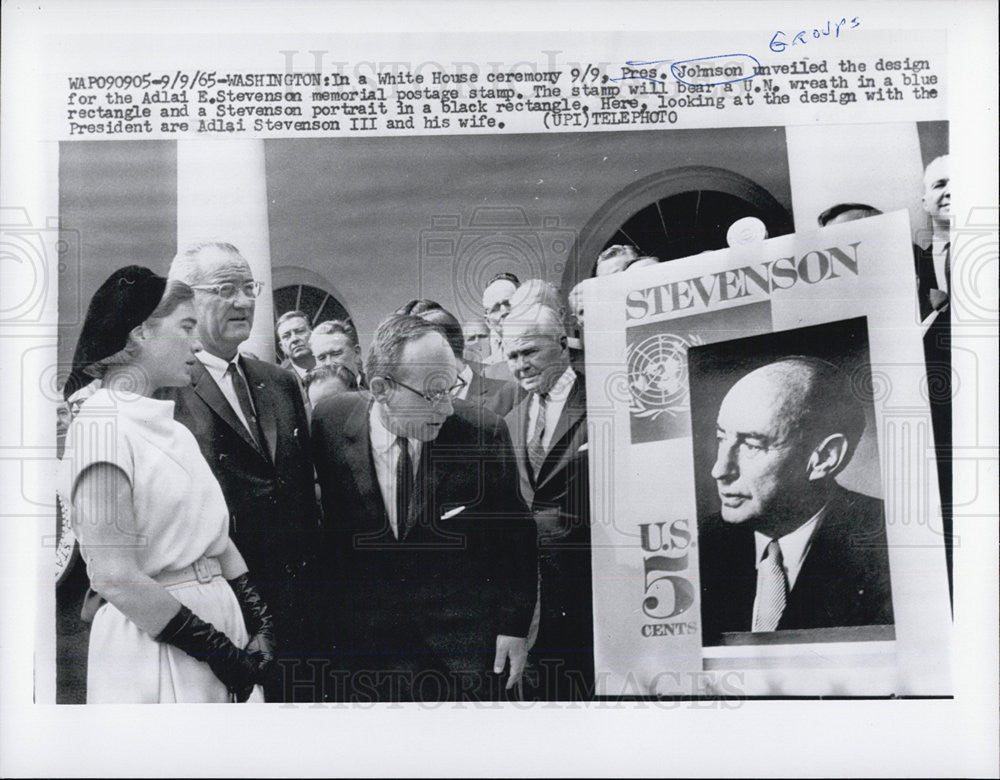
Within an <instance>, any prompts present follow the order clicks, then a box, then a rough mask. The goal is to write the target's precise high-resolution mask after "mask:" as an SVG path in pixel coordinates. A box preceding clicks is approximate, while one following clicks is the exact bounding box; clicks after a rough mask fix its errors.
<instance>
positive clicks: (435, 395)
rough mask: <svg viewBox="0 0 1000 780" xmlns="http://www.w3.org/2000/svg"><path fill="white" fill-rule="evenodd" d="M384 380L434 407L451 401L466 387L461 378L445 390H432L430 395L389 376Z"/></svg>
mask: <svg viewBox="0 0 1000 780" xmlns="http://www.w3.org/2000/svg"><path fill="white" fill-rule="evenodd" d="M386 379H389V380H391V381H393V382H395V383H396V384H397V385H400V386H401V387H405V388H406V389H407V390H409V391H410V392H411V393H415V394H416V395H419V396H420V397H421V398H423V399H424V400H425V401H427V403H429V404H434V405H436V404H442V403H444V402H445V401H451V400H452V399H454V398H455V397H456V396H457V395H458V394H459V393H460V392H462V388H463V387H465V385H466V382H465V380H464V379H462V377H458V381H457V382H455V384H453V385H452V386H451V387H446V388H444V389H442V390H434V391H432V392H430V393H423V392H421V391H420V390H417V388H415V387H410V386H409V385H408V384H406V382H400V381H399V380H398V379H396V378H395V377H391V376H390V377H386Z"/></svg>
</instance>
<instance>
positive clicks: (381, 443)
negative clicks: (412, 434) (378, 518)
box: [368, 403, 421, 539]
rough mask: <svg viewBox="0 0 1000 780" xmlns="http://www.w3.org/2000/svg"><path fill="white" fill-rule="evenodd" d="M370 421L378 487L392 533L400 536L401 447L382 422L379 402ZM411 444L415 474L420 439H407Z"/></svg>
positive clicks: (370, 439) (411, 457)
mask: <svg viewBox="0 0 1000 780" xmlns="http://www.w3.org/2000/svg"><path fill="white" fill-rule="evenodd" d="M368 421H369V426H368V427H369V431H370V432H369V436H368V438H369V441H370V442H371V445H372V460H373V461H374V462H375V476H376V477H378V487H379V490H380V491H382V503H383V504H385V509H386V512H387V513H388V515H389V525H390V526H391V527H392V535H393V536H395V537H396V538H397V539H398V538H399V521H400V518H398V517H396V463H397V462H398V461H399V447H397V446H396V434H394V433H392V432H391V431H389V429H388V428H386V427H385V425H383V424H382V418H381V416H380V415H379V407H378V404H377V403H376V404H372V410H371V413H370V414H369V416H368ZM406 441H407V443H408V444H409V445H410V462H411V463H412V464H413V473H414V476H415V475H416V473H417V467H418V465H419V460H420V446H421V442H420V440H419V439H409V438H408V439H407V440H406Z"/></svg>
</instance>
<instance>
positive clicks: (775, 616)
mask: <svg viewBox="0 0 1000 780" xmlns="http://www.w3.org/2000/svg"><path fill="white" fill-rule="evenodd" d="M783 563H784V561H783V560H782V557H781V545H779V544H778V540H777V539H772V540H771V541H770V542H769V543H768V545H767V551H766V552H765V553H764V559H763V560H762V561H761V562H760V566H758V567H757V612H756V614H755V615H754V618H753V628H752V629H751V630H753V631H774V629H776V628H777V627H778V623H779V622H780V621H781V613H782V612H784V611H785V605H786V604H787V602H788V580H787V579H786V578H785V568H784V566H783Z"/></svg>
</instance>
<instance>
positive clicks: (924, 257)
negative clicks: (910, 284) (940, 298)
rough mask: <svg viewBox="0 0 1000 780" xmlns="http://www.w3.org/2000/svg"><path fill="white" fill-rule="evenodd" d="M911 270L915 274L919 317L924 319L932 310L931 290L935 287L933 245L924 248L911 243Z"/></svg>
mask: <svg viewBox="0 0 1000 780" xmlns="http://www.w3.org/2000/svg"><path fill="white" fill-rule="evenodd" d="M913 270H914V272H915V273H916V275H917V302H918V303H919V304H920V319H921V320H924V319H925V318H926V317H927V315H928V314H930V313H931V312H932V311H933V307H932V306H931V298H930V294H931V290H934V289H937V287H938V282H937V274H936V273H935V272H934V254H933V245H932V246H928V247H926V248H924V247H922V246H918V245H917V244H914V245H913Z"/></svg>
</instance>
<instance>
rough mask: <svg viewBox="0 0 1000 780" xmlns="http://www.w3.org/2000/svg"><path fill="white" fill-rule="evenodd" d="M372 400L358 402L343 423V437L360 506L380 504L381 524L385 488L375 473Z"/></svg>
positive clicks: (377, 523) (378, 519) (376, 521)
mask: <svg viewBox="0 0 1000 780" xmlns="http://www.w3.org/2000/svg"><path fill="white" fill-rule="evenodd" d="M371 408H372V400H371V399H369V400H368V403H361V404H358V405H357V407H356V411H355V412H354V413H353V414H352V415H351V416H350V417H348V418H347V420H346V421H345V423H344V441H345V443H346V449H345V452H344V457H345V459H346V460H347V465H348V468H349V469H350V472H351V474H352V475H354V484H355V485H356V486H357V489H358V497H359V500H360V502H361V504H360V505H361V506H371V507H378V510H379V511H378V513H377V514H378V516H377V518H376V519H375V523H376V526H377V527H378V528H382V526H383V521H385V519H386V517H387V513H386V509H385V502H384V501H383V500H382V491H381V489H380V488H379V484H378V477H377V476H376V474H375V460H374V457H373V456H372V445H371V433H370V428H369V423H368V415H369V413H370V412H371Z"/></svg>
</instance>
